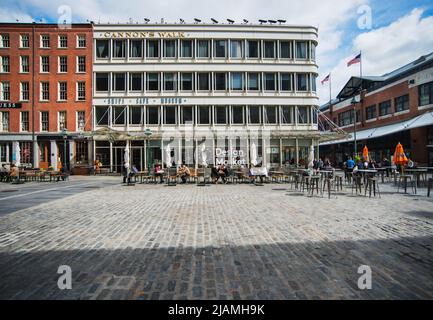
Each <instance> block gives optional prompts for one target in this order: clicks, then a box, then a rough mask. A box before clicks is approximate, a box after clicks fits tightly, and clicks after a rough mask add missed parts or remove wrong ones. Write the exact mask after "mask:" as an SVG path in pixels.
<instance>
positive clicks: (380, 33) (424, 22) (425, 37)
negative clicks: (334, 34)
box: [318, 9, 433, 103]
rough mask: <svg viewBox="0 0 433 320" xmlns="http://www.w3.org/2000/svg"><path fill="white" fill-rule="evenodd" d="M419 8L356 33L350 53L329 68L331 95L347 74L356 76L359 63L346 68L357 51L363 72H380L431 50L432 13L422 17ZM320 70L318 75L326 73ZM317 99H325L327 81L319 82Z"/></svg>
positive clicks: (345, 79) (326, 98)
mask: <svg viewBox="0 0 433 320" xmlns="http://www.w3.org/2000/svg"><path fill="white" fill-rule="evenodd" d="M423 13H424V11H423V10H422V9H413V10H412V11H411V12H410V13H409V14H408V15H405V16H403V17H401V18H399V19H398V20H396V21H394V22H393V23H391V24H390V25H388V26H384V27H382V28H379V29H375V30H372V31H369V32H365V33H362V34H359V35H358V36H357V37H356V38H355V39H354V40H353V45H352V48H351V51H352V53H353V54H352V55H350V56H345V57H344V58H343V59H340V60H339V61H338V62H337V63H336V65H335V66H334V67H333V68H332V71H331V72H332V79H333V80H332V87H333V88H332V96H333V97H335V96H336V95H337V94H338V93H339V92H340V90H341V89H342V88H343V86H344V85H345V84H346V82H347V81H348V80H349V78H350V77H351V76H359V65H353V66H351V67H350V68H348V67H347V66H346V64H347V61H349V60H350V59H351V58H353V57H354V56H355V55H356V54H357V53H359V51H362V56H363V74H364V75H371V76H380V75H383V74H385V73H388V72H391V71H393V70H395V69H397V68H399V67H401V66H403V65H405V64H407V63H410V62H411V61H414V60H416V59H417V58H419V57H420V56H422V55H425V54H427V53H430V52H432V51H433V32H432V30H433V17H432V16H429V17H425V18H423ZM323 72H324V73H322V74H320V78H319V79H323V78H324V77H325V76H326V75H327V71H326V70H325V71H323ZM318 90H319V97H320V102H321V103H326V102H327V101H329V87H328V85H325V86H321V84H320V83H319V89H318Z"/></svg>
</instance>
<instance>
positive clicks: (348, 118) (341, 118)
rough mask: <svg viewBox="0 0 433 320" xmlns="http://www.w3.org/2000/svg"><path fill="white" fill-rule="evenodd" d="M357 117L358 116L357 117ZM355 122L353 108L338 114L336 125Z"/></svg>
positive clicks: (342, 125)
mask: <svg viewBox="0 0 433 320" xmlns="http://www.w3.org/2000/svg"><path fill="white" fill-rule="evenodd" d="M357 118H358V117H357ZM354 122H355V119H354V112H353V110H347V111H345V112H342V113H340V114H339V115H338V125H339V126H340V127H344V126H348V125H351V124H353V123H354Z"/></svg>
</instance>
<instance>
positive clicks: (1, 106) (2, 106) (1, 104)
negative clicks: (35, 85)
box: [0, 102, 23, 109]
mask: <svg viewBox="0 0 433 320" xmlns="http://www.w3.org/2000/svg"><path fill="white" fill-rule="evenodd" d="M22 106H23V105H22V104H21V103H18V102H17V103H16V102H0V109H21V108H22Z"/></svg>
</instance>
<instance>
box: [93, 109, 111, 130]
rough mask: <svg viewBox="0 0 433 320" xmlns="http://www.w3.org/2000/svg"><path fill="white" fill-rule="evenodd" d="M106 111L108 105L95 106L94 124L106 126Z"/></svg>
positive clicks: (107, 110)
mask: <svg viewBox="0 0 433 320" xmlns="http://www.w3.org/2000/svg"><path fill="white" fill-rule="evenodd" d="M108 112H109V107H95V125H96V126H107V125H108Z"/></svg>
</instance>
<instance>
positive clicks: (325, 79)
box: [322, 74, 331, 86]
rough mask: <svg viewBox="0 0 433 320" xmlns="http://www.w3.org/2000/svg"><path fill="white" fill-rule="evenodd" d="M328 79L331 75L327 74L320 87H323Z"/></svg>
mask: <svg viewBox="0 0 433 320" xmlns="http://www.w3.org/2000/svg"><path fill="white" fill-rule="evenodd" d="M330 77H331V74H328V75H327V76H326V78H325V79H323V80H322V86H323V84H324V83H325V82H328V81H329V78H330Z"/></svg>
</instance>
